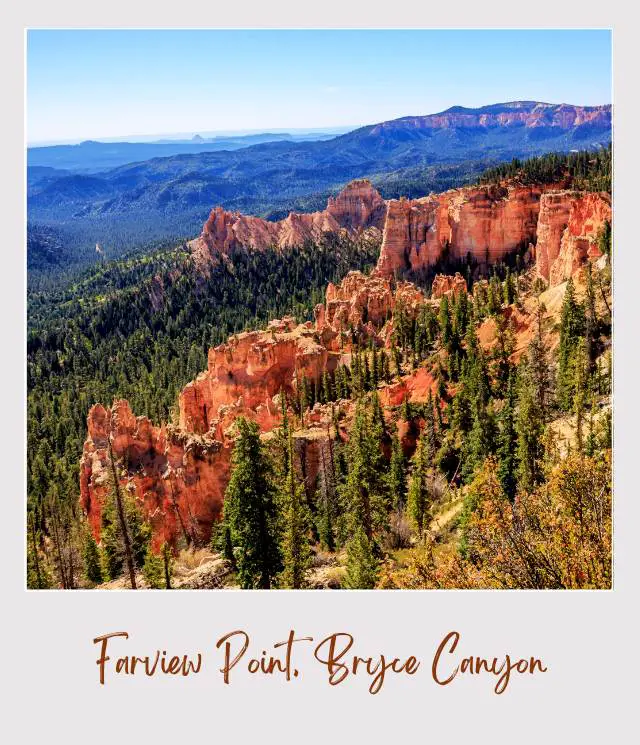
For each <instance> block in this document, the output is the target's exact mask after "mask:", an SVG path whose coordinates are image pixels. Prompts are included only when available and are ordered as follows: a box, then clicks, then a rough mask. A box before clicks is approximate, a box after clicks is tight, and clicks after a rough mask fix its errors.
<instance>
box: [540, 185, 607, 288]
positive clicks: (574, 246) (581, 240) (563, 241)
mask: <svg viewBox="0 0 640 745" xmlns="http://www.w3.org/2000/svg"><path fill="white" fill-rule="evenodd" d="M605 222H611V197H610V196H609V195H608V194H605V193H580V192H573V191H554V192H549V193H546V194H543V195H542V198H541V200H540V216H539V220H538V236H537V243H536V247H535V257H536V270H537V272H538V274H539V275H540V276H541V277H543V278H544V279H546V280H547V281H548V282H549V284H550V285H551V286H553V285H557V284H560V283H561V282H564V280H566V279H568V278H569V277H570V276H572V275H573V274H574V273H575V272H576V270H577V269H579V268H580V266H582V264H583V263H584V262H585V261H586V259H588V258H594V257H597V256H600V249H599V247H598V236H599V234H600V232H601V230H602V228H603V226H604V224H605Z"/></svg>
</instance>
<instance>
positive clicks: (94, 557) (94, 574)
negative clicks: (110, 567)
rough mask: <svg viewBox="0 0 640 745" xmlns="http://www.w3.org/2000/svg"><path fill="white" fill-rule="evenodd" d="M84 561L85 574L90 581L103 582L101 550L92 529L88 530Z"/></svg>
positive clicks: (83, 553)
mask: <svg viewBox="0 0 640 745" xmlns="http://www.w3.org/2000/svg"><path fill="white" fill-rule="evenodd" d="M82 558H83V561H84V574H85V577H86V578H87V580H88V581H89V582H91V583H92V584H94V585H99V584H100V583H101V582H102V567H101V564H100V550H99V549H98V544H97V543H96V542H95V540H94V537H93V536H92V535H91V531H90V530H87V535H86V537H85V541H84V550H83V552H82Z"/></svg>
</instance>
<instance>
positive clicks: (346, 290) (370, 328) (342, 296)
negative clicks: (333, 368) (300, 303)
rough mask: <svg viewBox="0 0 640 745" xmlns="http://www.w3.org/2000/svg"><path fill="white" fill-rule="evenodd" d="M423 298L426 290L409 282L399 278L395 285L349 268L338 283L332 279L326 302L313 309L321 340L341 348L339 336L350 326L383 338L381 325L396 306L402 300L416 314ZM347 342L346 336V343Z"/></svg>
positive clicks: (385, 336)
mask: <svg viewBox="0 0 640 745" xmlns="http://www.w3.org/2000/svg"><path fill="white" fill-rule="evenodd" d="M424 302H425V296H424V295H423V293H422V292H421V291H420V290H419V289H418V288H417V287H416V286H415V285H413V284H411V283H410V282H400V283H398V284H397V285H396V287H395V289H393V288H392V285H391V281H390V280H389V279H387V278H385V277H381V276H379V275H372V276H368V277H367V276H365V275H364V274H362V272H349V274H347V276H346V277H345V278H344V279H343V280H342V283H341V284H340V285H339V286H338V287H336V286H335V285H334V284H332V283H329V285H328V287H327V292H326V301H325V303H324V304H321V305H317V306H316V308H315V310H314V314H315V319H316V329H317V331H318V333H319V335H320V338H321V340H322V343H323V344H325V345H326V346H327V347H328V348H331V349H334V350H337V349H339V348H340V346H341V344H340V336H341V334H344V333H346V332H347V331H348V330H349V329H354V330H356V331H361V332H362V331H364V332H365V333H366V334H367V335H368V336H370V337H371V336H378V337H379V339H380V340H381V341H383V342H384V341H386V339H387V335H386V334H385V333H381V329H382V327H383V326H385V324H386V323H387V321H389V320H390V319H391V317H392V315H393V311H394V309H395V307H396V306H397V305H398V304H400V305H402V307H403V308H404V309H405V312H407V313H408V314H409V316H415V315H416V314H417V311H418V309H419V307H420V306H421V305H423V304H424ZM345 342H347V340H345V338H344V337H343V338H342V346H343V347H344V344H345Z"/></svg>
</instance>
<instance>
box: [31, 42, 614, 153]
mask: <svg viewBox="0 0 640 745" xmlns="http://www.w3.org/2000/svg"><path fill="white" fill-rule="evenodd" d="M516 99H528V100H540V101H548V102H552V103H562V102H564V103H574V104H584V105H594V104H604V103H610V102H611V37H610V33H609V32H608V31H597V30H596V31H532V30H527V31H438V30H422V31H419V30H410V31H318V30H314V31H258V30H256V31H249V30H243V31H214V30H209V31H106V30H102V31H82V30H81V31H51V30H42V31H39V30H33V31H29V32H28V34H27V139H28V141H29V142H43V141H63V140H81V139H90V138H93V139H99V138H101V137H117V136H123V135H150V134H168V133H195V132H210V131H238V130H262V131H267V130H270V129H288V128H291V129H293V128H312V127H330V126H341V125H361V124H371V123H374V122H378V121H384V120H386V119H393V118H396V117H399V116H406V115H410V114H430V113H434V112H437V111H441V110H443V109H446V108H448V107H449V106H453V105H456V104H460V105H464V106H480V105H483V104H489V103H496V102H501V101H511V100H516Z"/></svg>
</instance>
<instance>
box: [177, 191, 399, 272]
mask: <svg viewBox="0 0 640 745" xmlns="http://www.w3.org/2000/svg"><path fill="white" fill-rule="evenodd" d="M385 211H386V203H385V201H384V200H383V199H382V197H381V196H380V194H379V193H378V192H377V191H376V190H375V189H374V188H373V186H372V185H371V184H370V182H369V181H367V180H366V179H359V180H357V181H353V182H351V183H350V184H348V185H347V186H346V187H345V188H344V189H343V190H342V191H341V192H340V193H339V194H338V195H337V196H336V197H332V198H330V199H329V202H328V204H327V208H326V209H325V210H322V211H321V212H312V213H304V214H298V213H295V212H291V213H290V214H289V215H288V217H286V218H285V219H284V220H279V221H277V222H270V221H268V220H263V219H262V218H260V217H252V216H249V215H242V214H240V213H239V212H227V211H226V210H225V209H223V208H222V207H215V208H214V209H213V210H212V211H211V214H210V215H209V218H208V220H207V221H206V222H205V224H204V227H203V229H202V233H201V234H200V236H199V237H198V238H196V239H195V240H194V241H191V243H190V247H191V251H192V255H193V257H194V260H195V261H196V264H197V265H198V266H199V267H200V268H201V269H203V270H205V271H206V268H207V266H208V265H210V264H211V263H212V262H213V263H215V262H217V261H221V260H222V261H224V260H226V259H227V258H228V257H230V256H232V255H233V253H234V252H235V251H239V250H247V249H248V250H254V251H263V250H265V249H266V248H269V247H270V246H274V247H276V248H279V249H288V248H292V247H294V246H301V245H303V244H304V243H305V242H307V241H312V242H318V241H321V240H322V238H323V237H324V236H325V235H327V234H338V233H340V232H341V231H346V232H347V233H348V234H349V235H350V236H352V237H355V236H357V235H358V234H360V233H362V232H363V231H364V230H367V229H371V230H376V229H380V228H382V224H383V221H384V216H385Z"/></svg>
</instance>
